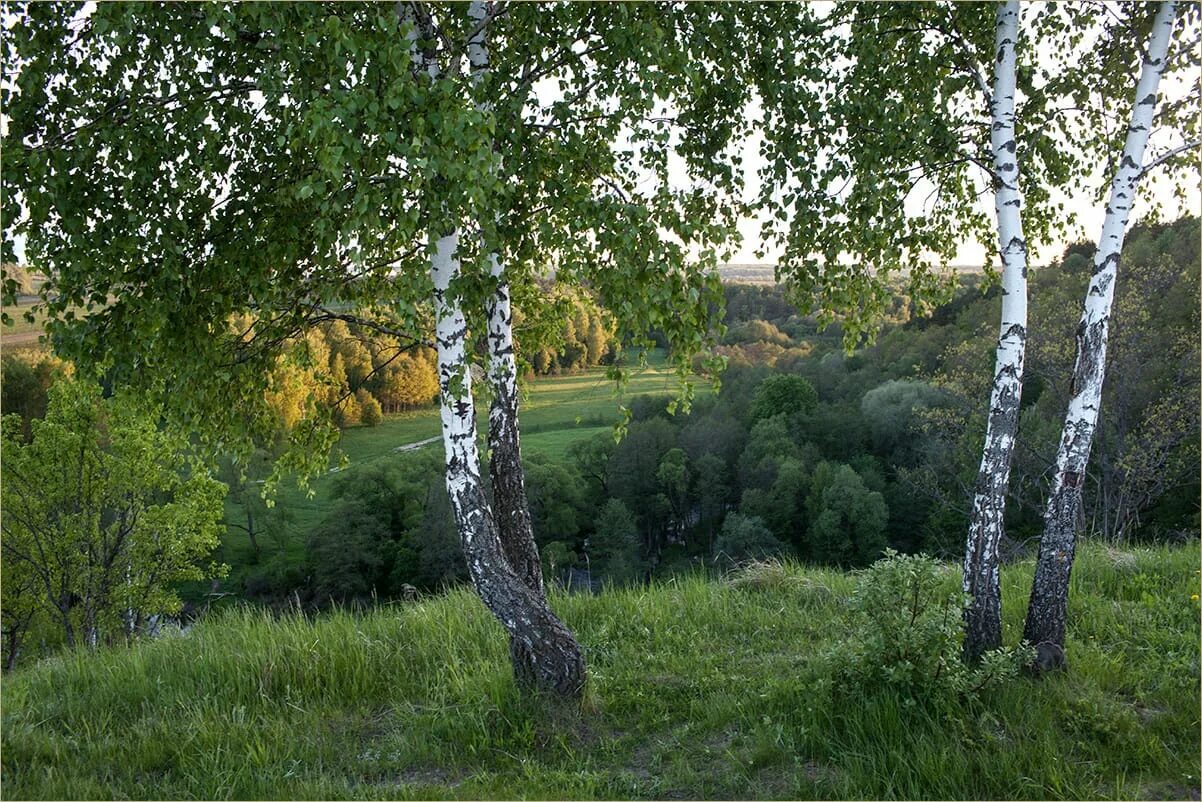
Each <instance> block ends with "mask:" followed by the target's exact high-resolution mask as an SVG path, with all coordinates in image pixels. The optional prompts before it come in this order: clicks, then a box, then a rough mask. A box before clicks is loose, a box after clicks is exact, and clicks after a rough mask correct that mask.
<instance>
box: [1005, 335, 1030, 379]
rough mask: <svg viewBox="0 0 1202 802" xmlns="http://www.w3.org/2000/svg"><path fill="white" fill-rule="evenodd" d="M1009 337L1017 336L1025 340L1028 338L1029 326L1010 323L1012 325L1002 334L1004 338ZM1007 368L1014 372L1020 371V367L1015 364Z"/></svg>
mask: <svg viewBox="0 0 1202 802" xmlns="http://www.w3.org/2000/svg"><path fill="white" fill-rule="evenodd" d="M1008 337H1016V338H1017V339H1019V340H1023V341H1025V340H1026V339H1027V327H1026V326H1024V325H1022V324H1021V323H1012V324H1010V327H1009V328H1007V329H1006V331H1005V333H1004V334H1002V339H1006V338H1008ZM1007 369H1009V370H1011V371H1012V372H1014V373H1017V372H1018V368H1017V366H1015V365H1008V366H1007Z"/></svg>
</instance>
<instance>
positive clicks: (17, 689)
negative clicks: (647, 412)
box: [3, 542, 1199, 799]
mask: <svg viewBox="0 0 1202 802" xmlns="http://www.w3.org/2000/svg"><path fill="white" fill-rule="evenodd" d="M1198 564H1199V549H1198V544H1197V542H1194V543H1191V544H1189V545H1187V546H1183V547H1176V548H1159V549H1154V550H1136V551H1130V552H1116V551H1112V550H1109V549H1106V548H1104V547H1101V546H1097V545H1087V546H1086V547H1085V548H1084V549H1083V553H1082V555H1081V557H1080V558H1079V562H1078V568H1077V570H1076V571H1075V573H1074V576H1073V597H1072V605H1071V609H1070V615H1071V621H1072V629H1071V631H1070V640H1069V650H1070V659H1071V660H1072V662H1073V668H1072V671H1071V673H1069V674H1065V675H1059V676H1052V677H1049V678H1046V679H1044V680H1042V681H1037V680H1031V679H1025V678H1024V679H1019V680H1016V681H1014V682H1013V683H1012V684H1010V685H1008V686H1006V687H1004V688H1002V689H1001V690H999V691H997V692H996V693H994V694H992V695H990V696H989V697H988V698H987V699H985V700H984V701H981V702H979V703H976V704H972V705H961V706H956V707H954V708H952V709H943V710H942V711H940V712H936V711H934V710H930V709H924V708H923V707H922V706H921V705H919V706H917V707H914V708H907V707H906V706H904V705H902V704H900V703H899V700H898V699H896V698H894V697H890V696H888V695H887V694H882V695H880V696H878V697H870V698H865V699H863V700H861V703H860V704H858V705H851V706H849V705H846V704H844V705H838V706H836V705H833V704H832V703H831V702H830V700H829V694H828V693H827V692H826V691H825V690H824V688H825V687H826V685H825V684H824V678H825V677H826V673H825V672H826V670H827V669H826V663H825V661H824V659H823V654H824V653H825V652H826V651H827V650H828V649H829V648H830V647H831V646H832V645H834V644H835V643H836V642H838V641H839V640H840V639H841V638H843V637H844V636H845V633H846V627H845V616H846V599H847V596H848V594H849V593H850V590H851V588H852V586H853V584H854V578H853V577H852V576H850V575H847V574H842V573H839V572H836V571H818V570H813V569H808V568H802V567H796V566H794V567H790V568H788V570H787V572H786V574H785V575H784V578H783V579H781V578H779V577H778V581H776V582H771V583H767V584H766V585H764V586H759V587H756V586H747V585H734V584H732V583H730V582H724V581H717V580H708V581H707V580H705V579H703V578H701V577H695V578H690V579H682V580H678V581H675V582H670V583H667V584H662V585H656V586H653V587H650V588H646V589H639V590H625V591H618V592H613V593H606V594H602V595H600V596H598V597H586V596H572V597H564V596H560V597H558V598H557V599H556V600H555V605H556V607H557V609H559V610H560V611H562V613H563V614H564V616H565V618H566V620H567V622H568V623H569V625H570V626H572V627H573V628H574V629H575V630H576V631H577V632H578V633H579V636H580V639H581V642H582V643H583V644H584V645H585V647H586V648H587V650H588V657H589V662H590V669H591V672H592V675H591V676H592V679H591V686H590V690H589V700H588V703H587V704H586V706H585V708H586V709H585V712H583V713H572V714H570V715H569V714H563V713H561V714H560V715H558V716H557V717H550V716H548V715H545V714H543V713H540V712H538V711H536V710H535V709H534V708H532V707H531V706H530V705H528V704H526V703H524V702H523V701H522V700H521V699H520V698H519V697H518V695H517V693H516V691H515V689H514V687H513V685H512V683H511V680H510V675H509V668H508V665H507V660H506V647H505V643H504V639H503V634H502V632H501V630H500V628H499V627H497V626H496V625H495V624H494V623H493V621H492V620H491V619H490V618H489V616H488V614H487V613H486V612H485V611H484V609H483V607H482V606H481V605H480V604H479V603H478V602H477V601H476V600H475V599H474V598H473V597H472V596H471V595H470V593H468V592H467V591H463V590H458V591H455V592H452V593H450V594H448V595H446V596H443V597H439V598H433V599H428V600H424V601H421V602H419V603H415V604H409V605H405V606H399V607H394V608H384V609H377V610H375V611H372V612H370V613H368V614H365V615H362V616H357V615H353V614H350V613H338V614H334V615H331V616H326V617H322V618H320V619H318V620H317V621H315V622H310V621H306V620H304V619H303V618H299V617H291V616H290V617H284V618H282V619H279V620H272V619H270V618H269V617H267V616H266V615H265V614H264V613H261V612H251V611H240V612H231V613H226V614H223V615H219V616H214V617H212V618H210V619H208V620H207V621H204V622H203V623H201V624H200V625H198V626H196V627H195V628H194V629H193V630H192V631H190V632H188V633H187V634H185V635H182V636H179V637H171V638H164V639H161V640H159V641H156V642H152V643H146V644H143V645H140V646H138V647H137V648H134V649H130V650H124V649H122V650H112V651H105V652H102V653H101V654H99V655H95V656H88V655H79V656H68V657H62V658H54V659H51V660H47V661H43V662H42V663H40V664H36V665H32V666H29V667H27V668H26V669H24V670H21V671H18V672H17V673H16V674H14V675H12V676H10V677H7V678H5V680H4V683H3V693H4V698H3V702H4V708H3V777H4V794H5V796H6V797H8V798H32V797H38V798H57V799H65V798H92V799H100V798H108V797H122V796H124V797H131V798H159V799H163V798H186V797H201V798H211V799H217V798H224V797H236V798H248V797H259V798H264V797H266V798H325V799H333V798H343V797H358V798H393V799H396V798H410V797H417V798H439V797H462V798H474V799H480V798H488V797H497V796H501V797H510V798H512V797H517V796H529V797H551V798H576V797H658V798H664V797H668V798H709V797H733V798H742V799H750V798H769V797H776V798H803V799H805V798H848V797H851V798H883V797H910V798H915V797H917V798H993V799H1000V798H1014V797H1019V798H1045V799H1048V798H1136V799H1149V798H1188V797H1189V796H1191V795H1192V796H1193V798H1197V796H1196V794H1197V791H1198V769H1199V766H1198V753H1199V721H1198V710H1199V687H1198V666H1199V664H1198V659H1199V619H1198V609H1199V608H1198V601H1197V596H1196V595H1195V594H1197V593H1198V573H1197V569H1198ZM1030 576H1031V565H1030V564H1029V563H1023V564H1020V565H1017V566H1012V567H1009V568H1007V569H1006V571H1005V573H1004V576H1003V593H1004V598H1005V600H1006V605H1007V606H1006V636H1007V641H1008V642H1013V641H1014V639H1015V638H1017V634H1018V632H1019V631H1020V627H1021V616H1022V614H1023V612H1024V607H1025V599H1026V594H1027V592H1028V588H1029V582H1030ZM1191 597H1192V598H1191Z"/></svg>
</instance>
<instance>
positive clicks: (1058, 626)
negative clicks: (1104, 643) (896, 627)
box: [1023, 0, 1197, 666]
mask: <svg viewBox="0 0 1202 802" xmlns="http://www.w3.org/2000/svg"><path fill="white" fill-rule="evenodd" d="M1176 13H1177V4H1176V2H1174V0H1168V2H1164V3H1161V4H1160V5H1159V7H1158V9H1157V11H1156V16H1155V19H1154V20H1153V22H1152V28H1151V32H1150V34H1149V37H1148V41H1147V45H1146V47H1145V48H1144V50H1143V62H1142V67H1141V70H1140V76H1139V80H1138V83H1137V85H1136V89H1135V94H1134V98H1133V100H1132V105H1131V117H1130V123H1129V125H1128V127H1127V135H1126V141H1125V142H1124V145H1123V150H1122V156H1121V158H1120V160H1119V164H1118V169H1117V170H1116V172H1115V173H1114V176H1113V178H1112V179H1111V181H1110V195H1109V199H1108V200H1107V203H1106V216H1105V220H1104V222H1103V224H1102V233H1101V236H1100V237H1099V239H1098V247H1097V251H1096V253H1095V255H1094V267H1093V276H1092V278H1091V279H1090V282H1089V287H1088V289H1087V290H1086V294H1085V305H1084V309H1083V311H1082V314H1081V321H1080V324H1079V325H1078V327H1077V334H1076V338H1077V358H1076V364H1075V366H1074V368H1073V379H1072V385H1071V397H1070V399H1069V406H1068V412H1067V414H1066V416H1065V420H1064V428H1063V431H1062V433H1061V438H1060V446H1059V450H1058V452H1057V456H1056V471H1055V476H1054V479H1053V486H1052V492H1051V495H1050V497H1049V499H1048V503H1047V510H1046V512H1045V514H1044V533H1043V537H1042V539H1041V540H1040V545H1039V558H1038V561H1037V562H1036V567H1035V579H1034V583H1033V586H1032V591H1031V601H1030V606H1029V608H1028V611H1027V619H1026V624H1025V626H1024V629H1023V637H1024V639H1026V640H1027V641H1029V642H1030V643H1032V644H1035V645H1036V648H1038V649H1040V650H1041V652H1043V653H1044V654H1045V655H1046V658H1045V660H1044V662H1045V663H1046V664H1048V665H1052V666H1058V665H1060V664H1062V663H1063V658H1064V642H1065V639H1064V636H1065V624H1066V616H1067V610H1068V582H1069V575H1070V572H1071V571H1072V564H1073V556H1074V552H1075V547H1076V537H1077V528H1078V521H1079V517H1080V514H1081V498H1082V485H1083V484H1084V480H1085V470H1086V465H1087V463H1088V461H1089V451H1090V447H1091V445H1092V442H1093V435H1094V431H1095V428H1096V426H1097V421H1098V414H1099V408H1100V406H1101V396H1102V383H1103V380H1104V378H1105V373H1106V341H1107V335H1108V332H1109V318H1110V312H1111V305H1112V303H1113V300H1114V286H1115V282H1116V280H1117V277H1118V267H1119V262H1120V258H1121V255H1122V248H1123V239H1124V237H1125V235H1126V232H1127V224H1128V221H1129V219H1130V215H1131V209H1132V206H1133V204H1134V202H1135V198H1136V191H1137V188H1138V185H1139V182H1140V179H1141V178H1142V177H1143V176H1144V174H1145V172H1146V170H1147V166H1146V165H1145V160H1144V156H1145V149H1146V147H1147V144H1148V137H1149V134H1150V133H1151V130H1152V127H1153V121H1154V113H1155V110H1156V101H1157V95H1158V92H1159V90H1160V83H1161V76H1162V75H1163V74H1164V72H1165V69H1166V67H1167V66H1168V56H1169V48H1170V42H1171V40H1172V34H1173V27H1174V23H1175V20H1176ZM1194 147H1197V145H1196V143H1195V144H1194Z"/></svg>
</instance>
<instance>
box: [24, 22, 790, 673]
mask: <svg viewBox="0 0 1202 802" xmlns="http://www.w3.org/2000/svg"><path fill="white" fill-rule="evenodd" d="M770 11H771V9H767V10H765V11H756V12H754V13H753V12H739V13H736V12H735V11H734V10H733V9H729V8H719V7H708V6H696V7H693V6H668V5H652V4H637V5H624V4H610V5H575V4H565V5H558V6H548V7H540V6H534V5H527V4H513V5H505V6H500V5H498V6H495V7H493V8H492V9H491V10H490V9H489V8H488V7H487V6H484V7H481V6H471V7H464V6H461V5H455V4H449V5H445V6H444V5H432V4H424V3H423V4H402V5H401V6H400V7H399V8H397V7H391V6H390V7H384V6H379V5H360V4H342V5H337V6H330V7H324V6H316V5H242V4H208V5H203V6H170V7H160V8H155V9H147V8H145V7H141V6H116V5H114V6H106V5H101V6H98V7H96V8H94V9H85V10H80V9H78V8H77V7H75V6H70V5H62V6H56V5H50V4H36V5H31V6H28V7H27V6H14V13H15V14H16V15H17V16H18V17H19V23H18V24H17V25H16V26H15V28H14V30H13V35H12V36H9V37H6V38H5V41H4V46H5V48H6V50H5V59H4V63H5V65H6V69H7V70H9V72H8V73H7V74H6V75H5V81H4V84H3V89H4V98H3V100H4V105H5V110H6V114H8V123H9V124H8V129H7V134H6V137H5V148H4V153H3V159H4V182H5V187H4V189H5V192H4V194H3V203H4V204H5V208H4V212H5V219H6V221H11V222H10V224H9V225H8V226H7V227H6V229H5V239H4V244H5V248H6V249H7V250H9V251H11V250H12V245H13V241H14V238H15V237H16V235H18V234H20V235H23V236H25V237H26V238H27V240H26V247H27V249H28V251H29V253H30V256H31V257H32V258H33V259H34V260H36V261H37V263H38V264H39V266H40V267H42V268H43V269H44V270H45V271H46V272H47V273H48V274H49V275H50V276H51V279H50V281H49V282H48V283H47V287H46V293H45V295H44V298H43V303H44V306H45V307H46V309H47V311H48V312H49V313H50V315H51V317H52V318H54V320H53V322H52V323H51V324H50V329H51V333H52V337H53V338H54V341H55V344H56V347H57V348H59V349H60V350H61V351H62V352H63V353H65V354H67V355H70V356H72V357H73V358H75V359H76V360H77V361H78V362H79V363H80V364H81V366H84V367H85V368H89V369H103V370H105V371H106V373H107V375H108V376H109V377H110V378H111V380H112V381H113V382H114V383H116V384H118V385H134V386H141V387H143V388H145V389H147V390H149V391H152V392H153V393H155V394H157V397H158V398H159V399H160V400H162V401H163V402H168V401H169V402H170V403H169V404H166V405H165V410H166V412H167V414H168V416H169V420H170V422H171V423H172V424H173V425H177V426H182V427H186V428H187V429H189V430H190V431H192V432H194V433H195V436H196V442H197V443H198V444H199V445H200V446H202V447H207V448H209V449H212V450H235V451H238V450H245V444H246V443H248V442H250V441H252V440H253V438H254V435H255V434H256V433H257V432H258V430H259V429H260V428H263V427H265V426H266V425H267V423H268V422H269V420H270V418H269V416H268V415H267V412H266V410H265V409H264V403H263V390H264V379H263V376H264V375H265V373H266V370H265V367H266V366H268V365H274V360H275V358H276V356H277V355H278V354H279V352H280V351H281V349H282V345H283V344H285V343H288V342H297V341H298V339H299V338H300V337H301V335H302V334H303V333H304V332H305V331H306V330H308V329H310V328H312V327H313V326H315V325H319V324H320V323H322V322H326V321H331V320H342V321H344V322H347V323H354V324H356V325H359V326H362V327H364V328H366V329H368V330H374V331H378V332H380V333H383V334H387V335H389V336H390V337H393V338H395V339H396V340H397V343H398V344H397V346H396V350H397V351H403V350H406V349H410V348H416V347H420V346H421V345H422V344H423V343H424V342H425V339H426V337H428V336H430V333H431V332H432V333H433V335H434V338H435V340H436V344H437V346H438V361H439V365H438V372H439V381H440V386H441V388H442V400H441V404H442V419H443V426H444V428H443V440H444V447H445V451H446V457H447V484H448V489H449V490H450V491H451V499H452V504H453V507H454V511H455V517H456V519H457V526H458V529H459V532H460V536H461V539H462V541H463V545H464V551H465V554H466V555H467V556H468V560H469V564H470V566H471V573H472V579H473V582H474V584H475V585H476V587H477V589H478V591H479V592H480V595H481V597H482V598H483V599H484V601H485V603H486V604H487V605H488V606H489V608H490V609H491V610H492V611H493V613H494V614H495V615H496V616H497V618H498V619H499V621H500V622H501V624H502V625H503V626H504V627H505V629H506V630H507V632H508V635H509V637H510V639H511V643H515V644H516V646H515V654H517V653H518V652H520V651H523V650H525V651H526V652H529V653H531V656H529V657H528V658H525V659H520V660H518V661H517V662H516V664H515V670H516V671H517V674H518V677H519V679H521V680H522V681H523V682H524V683H527V684H533V685H534V686H535V687H537V688H540V689H545V690H550V691H555V692H559V693H563V694H569V695H570V694H574V693H578V692H579V691H580V690H581V686H582V685H583V682H584V670H583V663H582V661H581V660H580V657H579V647H578V646H577V645H576V643H575V641H574V639H573V638H572V637H571V634H570V633H569V632H568V631H567V630H566V629H565V628H564V627H563V626H562V623H561V622H559V621H558V620H557V619H556V618H555V616H554V614H553V613H552V612H551V611H550V608H549V607H548V606H547V605H546V602H545V599H544V597H543V594H542V592H541V588H538V587H536V586H537V583H538V582H540V581H541V578H537V577H535V576H534V571H536V570H537V565H535V566H533V568H531V567H530V566H528V565H526V566H523V565H521V564H520V563H521V560H520V558H519V557H511V556H510V555H509V554H507V547H506V543H505V541H504V539H503V537H502V535H501V533H500V532H499V530H498V525H497V520H496V517H495V516H494V512H493V510H492V508H491V507H490V506H489V504H488V503H487V500H486V496H485V493H484V488H483V484H482V481H481V471H480V464H479V460H480V455H479V453H478V449H477V445H476V419H475V408H474V399H473V396H472V386H471V372H470V370H469V365H470V363H471V362H472V361H473V360H474V359H475V358H476V355H475V351H476V347H475V340H474V339H473V338H474V337H477V336H481V335H490V334H492V333H493V331H495V333H496V334H497V336H496V337H493V338H491V339H492V340H493V342H494V343H495V351H496V355H497V356H498V357H499V358H498V359H495V360H494V361H493V364H494V366H496V367H497V370H496V371H493V375H494V376H495V377H498V378H502V377H503V381H502V382H501V384H502V386H507V383H508V381H509V371H510V365H509V361H508V359H507V358H506V354H505V351H506V348H507V345H506V331H505V329H506V328H509V329H511V328H512V326H511V325H509V326H508V327H507V326H506V325H505V320H504V319H505V318H506V317H507V315H506V314H505V312H504V304H503V303H502V302H499V301H498V300H497V299H498V298H499V297H500V296H499V290H500V288H501V287H502V286H503V283H505V282H507V283H508V285H509V287H510V288H511V289H513V288H514V287H515V286H525V287H531V286H533V284H534V282H535V279H536V278H537V277H538V275H539V273H540V270H542V269H546V270H547V271H548V272H551V271H553V272H554V273H555V275H556V276H557V277H558V278H559V279H560V280H562V281H567V282H571V283H577V284H582V285H588V286H589V288H590V289H591V290H592V291H593V292H595V293H596V294H597V295H598V296H599V298H600V300H601V302H602V303H603V304H604V305H605V306H606V307H608V308H610V309H612V310H613V311H614V313H615V317H616V319H617V322H618V326H619V334H620V336H622V337H623V339H624V340H626V341H628V342H634V343H635V344H638V343H639V342H640V341H641V342H646V341H647V337H646V333H647V332H648V331H649V330H650V329H652V328H655V329H658V330H662V331H663V332H664V333H665V334H666V336H667V338H668V341H669V344H670V346H671V352H672V353H671V356H672V358H673V360H675V361H676V364H677V365H678V369H679V370H680V371H681V372H682V375H683V372H684V371H686V370H687V367H688V365H689V364H690V362H691V359H692V357H693V356H694V355H695V354H697V353H698V352H699V351H703V350H704V349H705V347H706V343H707V337H708V334H707V329H708V323H709V310H710V309H711V308H712V307H716V306H717V304H716V303H714V304H711V302H714V301H716V300H717V299H718V298H719V297H720V290H719V287H718V284H717V279H716V276H715V275H711V272H710V268H712V267H713V265H714V264H715V263H716V261H717V259H718V254H719V249H720V248H721V247H723V244H724V243H727V242H729V241H730V238H731V237H732V236H733V233H734V221H735V219H736V207H737V204H736V203H735V202H734V201H732V198H733V197H735V193H734V192H733V190H734V188H735V186H736V184H737V182H738V180H739V178H740V176H739V175H738V173H737V171H736V170H735V169H734V168H733V166H732V164H733V163H734V161H735V160H736V159H737V154H735V152H734V148H733V147H732V146H731V141H732V139H733V138H734V137H735V136H736V135H737V134H738V133H740V132H741V131H743V130H744V129H745V127H746V121H745V120H744V119H743V118H742V114H741V112H742V105H743V104H742V101H743V97H744V95H745V89H743V88H742V87H743V86H744V85H745V81H741V80H739V79H738V77H739V76H740V75H742V74H743V73H741V72H740V70H743V69H744V60H743V59H741V58H740V57H739V56H738V54H737V53H732V52H731V51H730V49H729V48H723V47H719V46H717V43H718V42H724V41H732V40H740V39H746V38H748V34H749V32H751V30H752V29H753V28H754V30H770V29H772V28H773V27H774V26H773V24H772V22H771V19H770V16H771V15H770V13H769V12H770ZM772 13H776V12H772ZM782 16H791V17H796V14H791V15H782ZM744 17H748V18H750V19H751V20H752V22H751V23H749V22H747V21H746V20H745V19H744ZM785 21H786V22H788V19H786V20H785ZM776 27H780V26H776ZM486 44H487V45H488V47H487V48H486ZM473 58H474V61H475V66H476V68H475V69H472V68H471V66H470V65H471V64H472V63H473ZM465 63H466V64H468V65H469V66H468V69H466V70H465V69H464V64H465ZM486 66H487V67H488V69H485V67H486ZM704 67H710V68H711V69H709V70H706V69H704ZM540 82H541V83H540ZM547 82H549V83H550V84H551V86H553V87H554V86H558V90H559V94H558V96H556V94H555V93H554V92H552V93H551V94H550V95H549V96H548V95H547V94H545V93H544V94H543V95H540V94H539V92H537V91H536V88H538V87H541V86H545V85H546V83H547ZM10 145H12V146H10ZM673 146H676V149H677V152H678V154H679V157H680V158H681V160H683V162H684V166H685V170H686V172H687V173H688V175H689V176H690V177H691V178H692V180H693V185H692V186H690V187H689V188H688V189H686V190H678V189H676V188H674V187H673V186H671V185H670V183H669V182H668V180H667V172H668V169H667V166H668V152H669V150H671V149H672V147H673ZM499 154H504V156H505V158H504V159H501V158H498V155H499ZM494 254H495V256H494ZM70 305H76V306H80V307H82V308H83V309H84V313H83V314H82V315H79V316H76V317H75V318H74V319H71V318H70V317H69V316H68V314H67V310H68V308H69V306H70ZM489 309H491V312H492V314H491V315H490V314H488V313H487V311H486V310H489ZM243 312H249V313H251V317H250V318H249V319H250V320H251V321H252V322H251V323H250V324H249V325H248V326H246V327H245V328H243V329H240V330H238V331H235V332H229V331H228V328H229V327H228V326H227V324H226V321H227V320H229V319H230V317H231V316H232V315H235V314H237V313H243ZM490 317H491V318H492V319H493V321H494V322H495V323H496V324H497V325H496V326H494V327H493V331H490V330H489V326H488V322H489V318H490ZM473 333H475V334H473ZM510 339H511V332H510ZM306 351H307V349H306V348H305V347H304V344H303V341H301V342H300V345H299V347H296V348H291V349H288V350H287V353H288V355H289V357H288V358H291V359H294V360H296V361H297V362H298V363H304V362H305V361H306V359H309V358H310V357H308V356H307V354H306ZM685 393H686V399H687V389H686V390H685ZM503 412H505V411H504V410H503ZM515 415H516V409H514V410H513V412H512V413H509V412H505V414H503V415H502V416H500V418H499V420H498V424H499V425H497V426H494V427H492V428H493V429H494V431H495V432H497V433H498V436H500V435H503V433H504V432H505V431H506V428H507V426H508V425H509V423H512V424H513V426H512V432H513V435H514V440H513V442H514V444H515V446H514V447H515V448H516V433H517V428H516V418H515V417H514V416H515ZM290 436H291V448H290V449H289V451H288V452H287V453H286V454H285V455H284V457H283V458H282V459H281V460H280V461H279V462H277V465H276V477H277V478H278V477H279V476H282V475H284V474H285V473H286V472H288V471H294V472H298V473H300V474H302V475H308V474H312V473H315V472H316V471H319V470H322V469H324V466H325V459H326V457H325V455H326V452H327V451H328V448H329V445H330V443H331V441H332V438H333V431H332V427H330V426H329V421H328V420H327V419H325V418H323V417H322V414H321V410H320V409H317V408H314V409H313V410H312V414H311V415H307V416H305V417H304V418H303V419H302V421H301V425H298V426H296V427H294V428H293V430H292V431H291V434H290ZM495 451H496V452H497V453H498V454H499V455H500V458H501V459H506V457H505V453H506V452H505V450H504V448H497V449H495ZM522 503H524V502H522ZM515 542H516V541H515ZM531 548H532V546H531ZM511 560H512V562H511ZM514 563H519V564H517V565H515V564H514ZM523 572H525V573H523ZM527 580H529V581H527Z"/></svg>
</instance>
